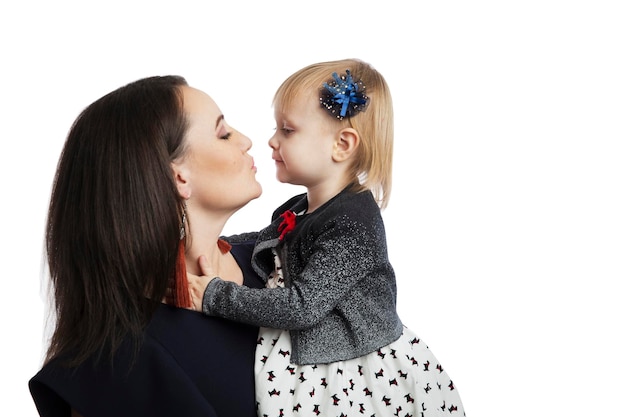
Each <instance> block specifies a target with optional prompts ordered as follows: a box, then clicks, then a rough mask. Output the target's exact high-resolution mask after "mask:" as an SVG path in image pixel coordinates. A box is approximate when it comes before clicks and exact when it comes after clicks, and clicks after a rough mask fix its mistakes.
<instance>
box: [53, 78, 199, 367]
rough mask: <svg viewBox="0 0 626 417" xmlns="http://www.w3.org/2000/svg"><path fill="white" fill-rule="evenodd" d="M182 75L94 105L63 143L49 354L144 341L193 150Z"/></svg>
mask: <svg viewBox="0 0 626 417" xmlns="http://www.w3.org/2000/svg"><path fill="white" fill-rule="evenodd" d="M185 85H187V83H186V81H185V79H184V78H182V77H178V76H163V77H150V78H145V79H141V80H138V81H135V82H133V83H130V84H128V85H126V86H124V87H121V88H119V89H117V90H115V91H113V92H111V93H109V94H107V95H105V96H104V97H102V98H100V99H99V100H97V101H96V102H94V103H93V104H91V105H90V106H88V107H87V108H86V109H85V110H84V111H83V112H82V113H81V114H80V115H79V117H78V118H77V119H76V121H75V122H74V124H73V126H72V128H71V130H70V132H69V134H68V137H67V140H66V142H65V146H64V148H63V151H62V154H61V157H60V160H59V163H58V167H57V172H56V176H55V180H54V185H53V189H52V195H51V200H50V207H49V212H48V220H47V226H46V254H47V261H48V266H49V270H50V279H51V283H52V285H53V295H54V302H55V306H54V307H55V312H56V326H55V330H54V333H53V335H52V338H51V341H50V346H49V348H48V351H47V355H46V361H49V360H51V359H53V358H56V357H58V356H64V357H65V356H67V358H69V360H68V362H67V363H68V365H69V366H76V365H78V364H80V363H82V362H83V361H84V360H86V359H87V358H88V357H89V356H91V355H96V357H99V356H101V355H112V354H113V353H114V352H115V350H116V349H117V348H118V347H119V345H120V343H121V341H122V340H123V339H124V338H126V337H128V336H130V338H131V340H132V341H133V343H134V346H135V349H138V348H139V346H140V343H141V335H142V331H143V329H144V328H145V326H146V324H147V323H148V321H149V319H150V317H151V316H152V314H153V313H154V311H155V309H156V308H157V306H158V305H159V303H160V302H161V300H162V299H163V297H164V296H165V295H166V290H167V288H168V282H169V280H170V279H171V278H172V276H173V274H174V273H175V265H176V254H177V248H178V243H179V239H180V227H181V215H182V213H181V199H180V197H179V195H178V192H177V188H176V184H175V181H174V177H173V174H172V169H171V162H172V161H173V160H175V159H176V158H178V157H180V156H181V155H182V154H183V152H184V137H185V133H186V130H187V119H186V117H185V113H184V110H183V102H182V86H185Z"/></svg>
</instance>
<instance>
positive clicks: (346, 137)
mask: <svg viewBox="0 0 626 417" xmlns="http://www.w3.org/2000/svg"><path fill="white" fill-rule="evenodd" d="M360 142H361V138H360V137H359V133H358V132H357V131H356V130H354V129H353V128H351V127H347V128H345V129H341V130H340V131H339V134H338V135H337V138H336V139H335V144H334V147H333V161H335V162H343V161H345V160H347V159H350V157H351V156H352V155H353V154H354V153H355V151H356V149H357V147H358V146H359V143H360Z"/></svg>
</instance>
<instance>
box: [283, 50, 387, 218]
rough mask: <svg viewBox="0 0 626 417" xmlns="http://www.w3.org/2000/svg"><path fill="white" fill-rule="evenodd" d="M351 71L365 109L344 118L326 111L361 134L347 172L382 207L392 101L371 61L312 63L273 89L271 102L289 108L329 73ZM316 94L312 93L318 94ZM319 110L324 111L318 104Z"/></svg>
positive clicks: (384, 196)
mask: <svg viewBox="0 0 626 417" xmlns="http://www.w3.org/2000/svg"><path fill="white" fill-rule="evenodd" d="M346 70H350V73H351V74H352V78H353V79H354V80H355V81H357V80H361V81H362V82H363V84H364V85H365V94H366V95H367V96H368V97H369V104H368V106H367V108H366V109H365V111H362V112H359V113H357V114H355V115H354V116H352V117H344V118H343V120H339V119H337V118H334V117H333V116H332V115H331V114H327V117H328V119H329V120H331V121H332V120H334V121H335V123H337V124H338V126H339V127H340V128H343V127H351V128H353V129H355V130H356V131H357V132H358V134H359V137H360V143H359V146H358V148H357V153H356V158H353V163H352V165H351V167H350V171H351V172H350V174H351V175H352V176H353V177H354V178H355V179H358V184H359V186H358V188H359V191H365V190H370V191H371V192H372V194H373V195H374V198H375V199H376V201H377V202H378V205H379V207H380V208H381V209H384V208H385V207H387V204H388V203H389V196H390V193H391V174H392V161H393V104H392V101H391V93H390V92H389V87H388V85H387V82H386V81H385V79H384V78H383V76H382V75H381V74H380V73H379V72H378V71H376V70H375V69H374V67H372V66H371V65H370V64H368V63H366V62H363V61H361V60H359V59H343V60H338V61H328V62H320V63H317V64H312V65H309V66H307V67H304V68H302V69H301V70H299V71H297V72H295V73H294V74H292V75H291V76H290V77H289V78H287V79H286V80H285V81H284V82H283V83H282V85H281V86H280V87H279V88H278V90H277V91H276V94H275V96H274V100H273V105H274V107H275V108H276V109H278V110H279V111H282V110H285V109H287V108H289V107H290V105H291V104H292V102H293V100H294V99H295V98H297V97H306V96H310V95H311V94H310V93H311V92H313V91H315V92H317V91H319V90H320V89H321V88H323V84H324V82H328V81H329V80H331V79H332V74H333V73H334V72H336V73H337V74H339V75H342V74H345V72H346ZM318 96H319V94H317V93H316V94H315V97H318ZM319 111H322V112H325V113H326V109H324V108H323V107H322V106H321V105H320V108H319Z"/></svg>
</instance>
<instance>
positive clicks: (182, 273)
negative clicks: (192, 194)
mask: <svg viewBox="0 0 626 417" xmlns="http://www.w3.org/2000/svg"><path fill="white" fill-rule="evenodd" d="M186 223H187V202H184V203H183V215H182V221H181V225H180V241H179V242H178V254H177V256H176V271H175V277H174V288H173V289H172V292H173V296H174V299H173V304H174V305H175V306H176V307H181V308H188V307H191V306H192V304H191V295H190V294H189V281H188V280H187V264H186V263H185V240H186V239H185V236H186V232H185V224H186Z"/></svg>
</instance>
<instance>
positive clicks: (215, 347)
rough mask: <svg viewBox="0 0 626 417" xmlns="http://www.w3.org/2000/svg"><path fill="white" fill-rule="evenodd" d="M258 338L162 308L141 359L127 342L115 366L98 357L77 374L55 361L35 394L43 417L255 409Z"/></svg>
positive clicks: (253, 331)
mask: <svg viewBox="0 0 626 417" xmlns="http://www.w3.org/2000/svg"><path fill="white" fill-rule="evenodd" d="M257 333H258V329H257V328H256V327H253V326H248V325H245V324H239V323H234V322H230V321H226V320H224V319H220V318H213V317H206V316H204V315H202V314H201V313H198V312H195V311H191V310H186V309H180V308H175V307H171V306H168V305H161V306H160V307H159V309H158V310H157V311H156V313H155V315H154V317H153V319H152V320H151V322H150V324H149V326H148V327H147V329H146V332H145V335H144V339H143V343H142V345H141V349H140V350H139V351H138V352H137V354H136V355H135V351H134V350H133V347H132V344H130V343H128V341H125V342H124V343H123V344H122V345H121V346H120V347H119V348H118V349H117V350H116V352H115V354H114V356H113V358H112V359H109V357H105V358H100V359H98V358H96V357H93V358H90V359H88V360H87V361H86V362H84V363H82V364H81V365H79V366H77V367H74V368H68V367H66V366H64V365H63V364H62V362H61V360H53V361H51V362H49V363H48V364H46V365H45V366H43V367H42V369H41V370H40V371H39V372H38V373H37V374H36V375H35V376H34V377H33V378H32V379H31V380H30V381H29V389H30V391H31V395H32V398H33V400H34V402H35V405H36V406H37V409H38V410H39V412H40V415H41V416H58V415H69V414H67V413H68V412H69V411H68V410H69V407H70V406H71V407H72V408H75V409H76V410H77V411H79V412H80V413H81V414H83V415H85V416H87V415H116V416H126V415H128V416H131V415H150V416H170V415H185V416H187V415H198V416H200V415H203V416H213V415H215V414H214V413H215V411H214V409H215V408H219V407H223V408H224V407H227V406H228V405H227V404H226V403H225V402H232V401H233V400H235V399H237V398H238V399H241V400H242V401H244V400H243V399H244V398H248V401H247V402H246V401H244V402H246V405H245V407H247V409H250V410H253V406H252V405H250V404H252V403H253V391H254V388H253V382H252V374H253V360H252V359H249V360H247V359H246V358H253V357H254V349H255V347H256V337H257ZM225 369H228V370H229V372H228V373H225V372H224V370H225ZM246 375H250V376H249V377H248V378H246ZM218 387H219V388H218ZM229 393H231V394H229ZM235 393H238V394H236V395H235ZM242 407H243V404H242ZM62 410H66V411H65V412H63V411H62ZM243 415H250V414H246V413H243Z"/></svg>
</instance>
